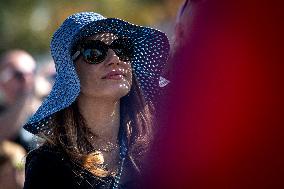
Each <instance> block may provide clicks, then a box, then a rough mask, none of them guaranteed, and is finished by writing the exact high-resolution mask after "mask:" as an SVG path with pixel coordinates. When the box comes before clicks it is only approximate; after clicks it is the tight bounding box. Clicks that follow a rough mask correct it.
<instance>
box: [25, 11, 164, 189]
mask: <svg viewBox="0 0 284 189" xmlns="http://www.w3.org/2000/svg"><path fill="white" fill-rule="evenodd" d="M168 51H169V42H168V38H167V36H166V35H165V34H164V33H163V32H161V31H158V30H156V29H153V28H149V27H143V26H138V25H134V24H131V23H129V22H126V21H123V20H121V19H117V18H105V17H103V16H102V15H100V14H98V13H94V12H80V13H75V14H73V15H71V16H69V17H68V18H67V19H66V20H65V21H64V22H63V23H62V25H61V26H60V27H59V28H58V30H57V31H56V32H55V33H54V35H53V37H52V40H51V54H52V57H53V59H54V63H55V65H56V73H57V75H56V79H55V82H54V85H53V88H52V90H51V92H50V94H49V95H48V96H47V98H46V99H45V100H44V101H43V103H42V105H41V106H40V107H39V109H38V110H37V112H36V113H35V114H34V115H33V116H32V117H31V119H30V120H29V121H28V122H27V123H26V124H25V125H24V128H25V129H26V130H28V131H29V132H31V133H33V134H36V135H37V136H39V137H41V138H42V139H43V140H44V142H43V144H42V145H41V146H40V147H39V148H37V149H35V150H33V151H32V152H30V153H29V154H28V156H27V161H26V167H25V168H26V179H25V184H24V188H25V189H34V188H36V189H37V188H41V189H43V188H48V189H49V188H53V189H55V188H60V189H62V188H68V189H72V188H74V189H75V188H76V189H77V188H81V189H83V188H97V189H107V188H112V189H114V188H117V189H118V188H119V189H122V188H123V189H126V188H132V187H133V186H135V185H137V183H136V179H137V177H139V176H140V175H139V172H140V170H141V169H143V163H144V161H143V160H144V156H146V155H147V152H148V148H149V146H150V144H151V141H152V134H153V130H154V128H153V125H152V116H153V113H154V108H153V103H154V102H153V99H155V98H156V96H158V95H159V92H160V91H159V86H158V84H159V83H158V81H159V76H160V73H161V70H162V69H163V67H164V65H165V62H166V60H167V58H168Z"/></svg>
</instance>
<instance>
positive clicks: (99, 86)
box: [75, 33, 132, 100]
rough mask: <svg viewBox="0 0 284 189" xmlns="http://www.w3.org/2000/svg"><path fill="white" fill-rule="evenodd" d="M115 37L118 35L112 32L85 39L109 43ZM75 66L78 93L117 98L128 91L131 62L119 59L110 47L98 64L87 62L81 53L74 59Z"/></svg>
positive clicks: (130, 80)
mask: <svg viewBox="0 0 284 189" xmlns="http://www.w3.org/2000/svg"><path fill="white" fill-rule="evenodd" d="M116 39H118V37H117V36H115V35H114V34H112V33H100V34H96V35H94V36H91V37H88V38H87V39H86V40H88V41H89V40H100V41H101V42H103V43H105V44H106V45H110V44H111V43H112V42H113V41H114V40H116ZM75 68H76V71H77V74H78V76H79V79H80V84H81V94H80V95H86V96H88V97H96V98H109V99H114V100H118V99H120V98H121V97H123V96H125V95H126V94H127V93H128V92H129V91H130V88H131V85H132V68H131V63H130V61H122V60H120V59H119V57H118V56H117V55H116V54H115V52H114V51H113V50H112V49H110V48H109V49H108V50H107V55H106V57H105V59H103V60H102V62H101V63H98V64H90V63H87V61H86V60H85V59H84V58H83V56H82V53H81V54H80V55H79V57H78V58H77V60H76V61H75Z"/></svg>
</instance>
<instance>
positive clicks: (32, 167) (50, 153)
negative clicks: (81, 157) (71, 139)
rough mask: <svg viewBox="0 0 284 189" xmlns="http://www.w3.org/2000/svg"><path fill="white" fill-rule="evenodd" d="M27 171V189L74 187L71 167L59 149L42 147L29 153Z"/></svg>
mask: <svg viewBox="0 0 284 189" xmlns="http://www.w3.org/2000/svg"><path fill="white" fill-rule="evenodd" d="M25 169H26V170H25V174H26V180H25V187H24V188H25V189H32V188H37V187H39V188H48V187H49V188H50V187H51V188H54V187H55V188H59V185H67V186H68V185H70V187H71V185H72V182H70V180H72V168H71V165H70V163H69V161H68V159H67V156H66V155H64V153H63V152H62V151H60V149H59V148H57V147H52V146H41V147H39V148H37V149H35V150H33V151H31V152H29V154H28V155H27V158H26V166H25ZM63 175H64V176H63Z"/></svg>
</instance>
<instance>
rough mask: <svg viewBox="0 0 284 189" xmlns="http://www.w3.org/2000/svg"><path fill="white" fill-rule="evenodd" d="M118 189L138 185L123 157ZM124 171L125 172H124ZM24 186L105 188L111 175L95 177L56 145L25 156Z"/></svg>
mask: <svg viewBox="0 0 284 189" xmlns="http://www.w3.org/2000/svg"><path fill="white" fill-rule="evenodd" d="M124 167H125V168H124V171H123V172H122V178H123V179H122V182H121V183H120V184H119V186H118V188H119V189H129V188H138V186H136V183H135V180H136V179H135V178H138V177H137V176H138V175H137V173H136V171H135V170H134V168H133V167H132V166H131V163H130V161H129V160H127V159H126V162H125V165H124ZM126 174H127V175H126ZM25 175H26V176H25V184H24V189H45V188H46V189H57V188H58V189H65V188H66V189H91V188H95V189H108V188H112V186H113V182H114V181H115V180H114V178H113V177H111V176H109V177H104V178H101V177H96V176H94V175H93V174H92V173H90V172H89V171H88V170H86V169H84V168H83V167H82V166H80V165H78V164H76V163H74V162H72V161H70V159H69V158H68V156H67V155H66V154H65V153H64V152H63V151H62V150H59V148H56V147H49V146H42V147H40V148H38V149H35V150H33V151H31V152H30V153H29V154H28V156H27V158H26V166H25Z"/></svg>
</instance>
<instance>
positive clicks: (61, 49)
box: [24, 12, 170, 134]
mask: <svg viewBox="0 0 284 189" xmlns="http://www.w3.org/2000/svg"><path fill="white" fill-rule="evenodd" d="M97 33H113V34H115V35H117V36H120V37H127V38H129V39H130V40H131V41H132V42H133V44H134V57H133V60H132V61H131V64H132V69H133V71H134V74H135V76H136V78H137V80H138V84H139V87H140V88H141V89H142V92H143V95H144V96H145V99H146V102H151V101H153V100H154V97H155V96H156V95H157V94H159V91H160V89H159V78H160V74H161V71H162V69H163V68H164V66H165V64H166V61H167V59H168V55H169V47H170V46H169V42H168V38H167V36H166V35H165V34H164V33H162V32H161V31H158V30H156V29H152V28H148V27H141V26H137V25H134V24H131V23H129V22H126V21H123V20H120V19H117V18H105V17H103V16H102V15H100V14H97V13H93V12H82V13H76V14H74V15H71V16H70V17H68V18H67V19H66V20H65V21H64V22H63V24H62V25H61V26H60V28H59V29H58V30H57V31H56V32H55V33H54V35H53V38H52V40H51V46H50V48H51V55H52V57H53V59H54V62H55V68H56V72H57V76H56V79H55V83H54V86H53V88H52V90H51V92H50V94H49V95H48V96H47V98H46V99H45V100H44V101H43V103H42V105H41V106H40V107H39V109H38V110H37V111H36V113H35V114H34V115H33V116H32V117H31V118H30V120H29V121H28V122H27V123H26V124H25V125H24V128H25V129H26V130H27V131H29V132H31V133H33V134H37V133H39V132H42V131H46V130H48V125H49V124H50V121H51V120H52V116H53V114H54V113H56V112H58V111H60V110H62V109H64V108H66V107H68V106H70V105H71V104H72V103H73V102H74V101H75V100H76V98H77V97H78V95H79V93H80V81H79V78H78V75H77V73H76V71H75V67H74V63H73V60H72V54H71V52H72V47H73V46H74V44H76V43H77V42H78V41H80V40H81V39H83V38H86V37H88V36H92V35H94V34H97Z"/></svg>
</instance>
